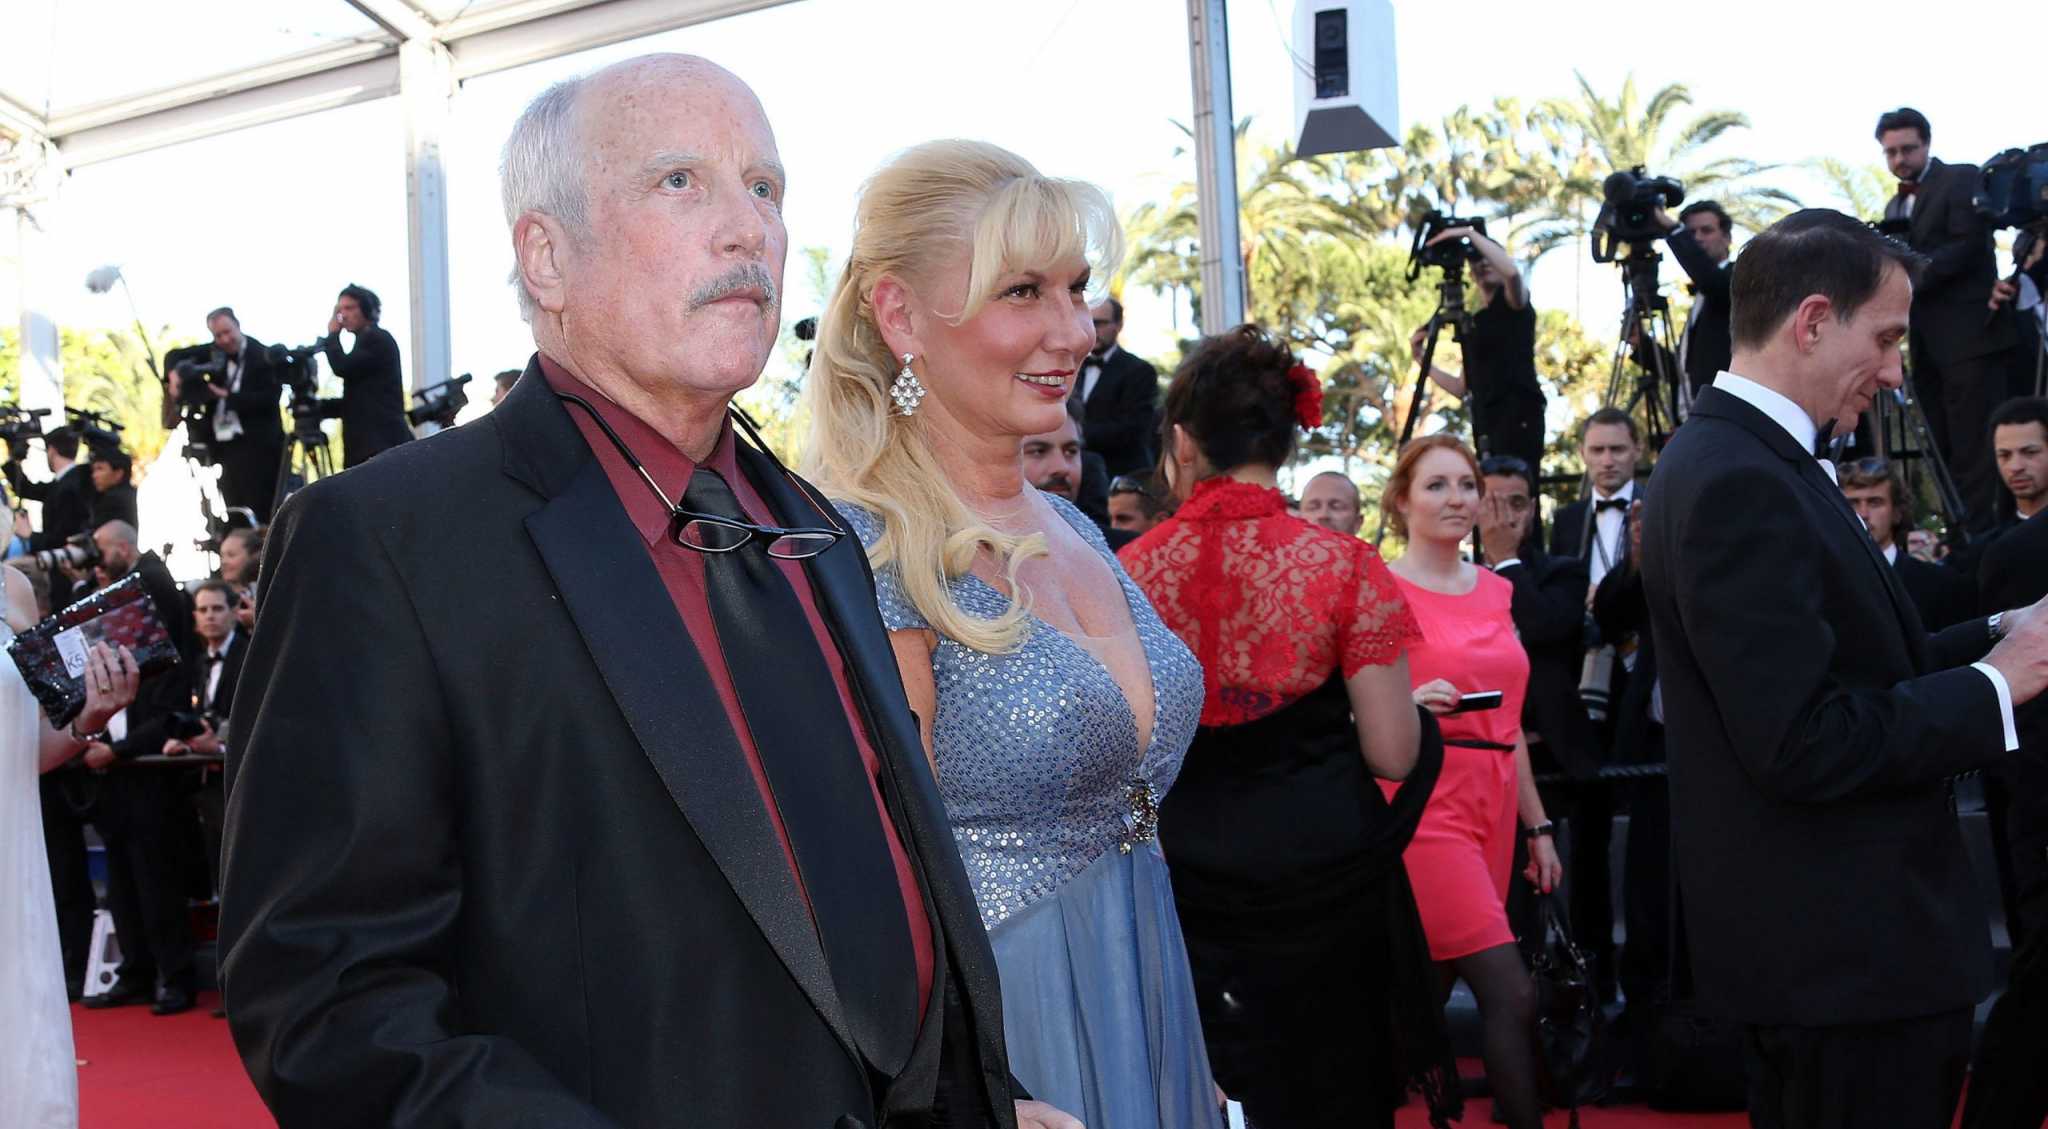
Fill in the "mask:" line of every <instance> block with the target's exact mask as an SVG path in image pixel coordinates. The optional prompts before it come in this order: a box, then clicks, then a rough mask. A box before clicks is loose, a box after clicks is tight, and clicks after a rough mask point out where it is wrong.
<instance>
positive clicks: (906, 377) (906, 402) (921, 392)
mask: <svg viewBox="0 0 2048 1129" xmlns="http://www.w3.org/2000/svg"><path fill="white" fill-rule="evenodd" d="M911 357H912V354H909V353H905V354H903V370H902V371H901V372H898V373H897V374H896V379H895V381H894V382H892V383H891V384H890V385H889V398H890V399H891V400H894V401H896V414H898V415H904V416H914V415H916V414H917V405H918V402H919V401H921V400H923V399H924V397H925V386H924V384H923V382H921V381H919V380H918V379H917V374H916V373H914V372H911V371H910V361H911Z"/></svg>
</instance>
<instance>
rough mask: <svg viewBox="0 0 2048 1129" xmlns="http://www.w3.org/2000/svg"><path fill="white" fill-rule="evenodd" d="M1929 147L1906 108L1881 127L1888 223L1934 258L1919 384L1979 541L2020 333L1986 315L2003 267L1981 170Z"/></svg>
mask: <svg viewBox="0 0 2048 1129" xmlns="http://www.w3.org/2000/svg"><path fill="white" fill-rule="evenodd" d="M1931 137H1932V130H1931V127H1930V126H1929V125H1928V122H1927V118H1926V117H1925V116H1924V115H1923V114H1921V113H1920V111H1918V110H1914V109H1911V108H1900V109H1897V110H1893V111H1891V112H1890V113H1888V114H1885V115H1884V116H1882V117H1880V118H1878V120H1877V142H1878V144H1879V145H1881V146H1883V147H1884V159H1885V164H1886V166H1888V167H1889V168H1890V169H1891V173H1892V175H1893V176H1895V177H1897V178H1898V179H1899V190H1898V194H1897V195H1895V196H1893V197H1892V198H1891V201H1890V202H1889V203H1887V204H1886V205H1885V209H1884V218H1885V220H1886V221H1887V223H1888V224H1891V225H1897V226H1899V227H1903V228H1904V229H1905V231H1906V235H1905V241H1906V242H1907V244H1909V245H1910V246H1911V247H1912V248H1913V250H1915V251H1918V252H1920V253H1921V254H1923V255H1926V256H1927V257H1928V264H1927V269H1926V270H1925V271H1924V272H1922V273H1921V275H1920V279H1919V282H1918V284H1917V285H1915V286H1914V287H1913V312H1912V330H1911V335H1910V337H1909V340H1908V346H1909V351H1910V356H1911V360H1912V365H1913V382H1914V384H1915V386H1916V387H1917V389H1918V391H1919V393H1920V402H1921V406H1922V408H1923V409H1924V410H1925V411H1926V414H1927V425H1928V428H1929V429H1930V430H1931V431H1933V432H1934V443H1935V446H1936V447H1938V448H1939V449H1940V450H1941V453H1942V455H1943V457H1945V458H1946V459H1947V460H1948V463H1949V467H1950V469H1951V470H1952V471H1953V472H1954V474H1955V479H1956V486H1957V488H1958V490H1960V491H1961V493H1962V499H1963V505H1964V507H1965V508H1966V509H1967V510H1968V518H1969V520H1968V524H1969V528H1970V531H1971V532H1972V533H1976V532H1981V531H1984V530H1987V529H1989V528H1990V527H1991V525H1992V523H1993V522H1994V520H1995V514H1994V513H1993V499H1994V498H1995V497H1996V495H1997V491H1998V475H1997V472H1996V470H1995V469H1994V468H1993V467H1992V465H1991V449H1990V446H1989V444H1988V443H1987V439H1988V437H1989V432H1988V429H1987V428H1986V426H1985V424H1986V421H1987V420H1989V419H1990V418H1991V410H1992V409H1993V408H1995V407H1997V406H1998V403H1999V401H2001V400H2003V399H2004V398H2005V393H2006V382H2007V379H2008V372H2009V368H2010V366H2011V364H2012V349H2013V346H2014V345H2015V344H2017V343H2018V341H2019V331H2018V328H2017V326H2016V324H2015V319H2014V318H2013V316H2012V311H2011V310H2010V309H2005V308H1998V307H1994V308H1992V309H1991V311H1990V314H1989V316H1986V313H1985V310H1986V306H1987V305H1988V303H1989V302H1990V299H1991V291H1992V287H1993V285H1994V284H1995V283H1996V281H1997V276H1998V263H1997V257H1996V252H1995V251H1994V249H1993V245H1992V239H1991V232H1992V225H1991V222H1990V220H1989V218H1988V217H1987V216H1985V215H1984V214H1983V213H1982V212H1981V211H1979V210H1978V208H1977V206H1976V193H1977V187H1978V182H1979V180H1980V179H1981V178H1980V176H1979V174H1978V169H1977V166H1975V165H1949V164H1943V163H1942V162H1940V161H1937V160H1934V159H1933V158H1932V157H1931V156H1929V155H1928V149H1927V144H1928V141H1929V139H1930V138H1931Z"/></svg>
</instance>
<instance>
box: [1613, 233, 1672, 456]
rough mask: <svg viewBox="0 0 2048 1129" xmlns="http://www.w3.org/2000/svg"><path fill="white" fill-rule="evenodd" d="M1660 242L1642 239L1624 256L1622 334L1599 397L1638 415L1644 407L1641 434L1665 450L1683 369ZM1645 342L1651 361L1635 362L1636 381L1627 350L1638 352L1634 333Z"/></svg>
mask: <svg viewBox="0 0 2048 1129" xmlns="http://www.w3.org/2000/svg"><path fill="white" fill-rule="evenodd" d="M1658 262H1659V256H1658V254H1657V248H1656V245H1655V244H1653V243H1649V242H1643V243H1638V244H1635V245H1633V246H1631V248H1630V249H1629V254H1628V256H1627V257H1626V258H1624V259H1622V260H1621V266H1622V276H1623V280H1624V281H1623V285H1624V286H1625V287H1626V288H1627V293H1628V298H1627V301H1626V302H1625V303H1624V304H1623V306H1622V310H1621V333H1620V335H1619V336H1618V338H1617V339H1616V341H1615V344H1614V367H1613V368H1612V369H1611V370H1609V372H1608V376H1607V391H1606V392H1605V393H1604V394H1602V395H1601V397H1600V406H1601V407H1603V408H1615V407H1618V408H1620V409H1621V410H1623V411H1625V412H1627V413H1629V414H1630V415H1635V414H1636V412H1637V411H1638V409H1640V411H1641V412H1642V415H1641V420H1642V425H1643V437H1644V439H1646V440H1647V441H1648V442H1649V445H1650V449H1651V450H1652V451H1661V450H1663V449H1664V443H1665V441H1666V440H1668V439H1670V438H1671V429H1672V428H1674V427H1677V426H1678V424H1679V423H1680V422H1681V420H1682V418H1683V416H1682V413H1681V412H1680V411H1679V407H1680V394H1681V392H1680V390H1681V389H1682V388H1683V387H1684V384H1685V373H1684V372H1683V371H1681V370H1680V369H1679V365H1678V335H1677V333H1676V332H1675V331H1674V330H1673V329H1672V326H1671V302H1670V301H1669V300H1668V299H1666V298H1665V297H1664V295H1663V294H1661V293H1659V292H1658V287H1657V264H1658ZM1631 336H1633V337H1635V338H1636V339H1637V340H1638V341H1640V342H1641V349H1642V351H1643V352H1644V353H1646V354H1647V355H1648V359H1649V364H1647V365H1644V364H1641V363H1640V362H1639V363H1638V364H1637V365H1636V370H1637V373H1636V378H1635V380H1634V383H1633V386H1631V384H1630V382H1629V380H1628V376H1627V373H1628V367H1629V360H1630V356H1629V354H1630V353H1631V352H1633V351H1634V347H1632V346H1631V345H1630V342H1629V339H1630V337H1631Z"/></svg>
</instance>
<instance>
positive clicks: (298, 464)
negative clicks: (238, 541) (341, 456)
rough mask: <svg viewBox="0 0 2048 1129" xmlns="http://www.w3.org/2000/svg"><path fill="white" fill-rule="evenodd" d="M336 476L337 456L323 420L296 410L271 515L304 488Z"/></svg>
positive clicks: (286, 438) (285, 441) (286, 440)
mask: <svg viewBox="0 0 2048 1129" xmlns="http://www.w3.org/2000/svg"><path fill="white" fill-rule="evenodd" d="M333 473H334V454H333V452H332V451H331V450H330V449H329V445H328V439H327V432H326V430H325V429H323V428H322V427H321V426H320V417H319V416H317V415H314V414H312V412H310V411H301V410H300V409H299V407H298V406H297V405H296V404H295V405H293V407H292V429H291V432H290V433H289V434H287V435H286V436H285V437H284V456H283V457H282V458H280V459H279V460H278V461H277V485H276V489H275V490H273V491H272V492H271V495H270V496H271V499H272V501H271V512H272V513H273V514H274V513H276V512H277V507H278V506H282V505H284V500H285V499H286V498H289V497H291V496H292V494H293V493H295V492H297V491H298V489H299V488H300V487H302V486H306V485H309V484H311V483H313V482H316V481H318V480H320V479H322V478H326V477H327V476H328V475H330V474H333Z"/></svg>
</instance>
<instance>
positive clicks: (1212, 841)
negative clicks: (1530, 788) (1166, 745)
mask: <svg viewBox="0 0 2048 1129" xmlns="http://www.w3.org/2000/svg"><path fill="white" fill-rule="evenodd" d="M1421 716H1422V733H1423V742H1422V753H1421V756H1420V757H1419V758H1418V760H1417V761H1416V764H1415V768H1414V770H1413V771H1412V772H1411V773H1410V774H1409V776H1408V778H1407V779H1406V780H1405V781H1403V782H1402V785H1401V788H1400V789H1399V791H1397V792H1396V793H1395V795H1394V799H1393V802H1392V803H1391V805H1390V804H1389V803H1388V801H1387V799H1386V797H1385V796H1384V795H1383V794H1382V793H1381V791H1380V789H1379V787H1378V786H1377V785H1376V784H1375V783H1374V782H1373V779H1372V777H1371V776H1370V774H1369V773H1368V772H1367V771H1366V766H1365V761H1364V759H1363V757H1362V756H1361V755H1360V751H1359V745H1358V732H1357V729H1356V727H1355V726H1354V725H1353V724H1352V719H1351V702H1350V697H1349V695H1348V694H1347V693H1346V692H1345V688H1344V681H1343V679H1342V678H1341V677H1340V676H1339V675H1337V674H1335V673H1334V672H1333V673H1332V675H1331V677H1330V679H1329V681H1327V682H1326V683H1324V685H1323V686H1322V687H1321V688H1320V689H1318V690H1316V691H1315V692H1313V693H1311V694H1309V695H1308V696H1307V697H1304V698H1302V699H1300V700H1298V701H1296V702H1293V703H1292V704H1290V705H1287V706H1284V707H1282V708H1281V709H1279V710H1278V711H1276V712H1274V713H1271V714H1268V715H1266V716H1265V717H1262V718H1259V719H1258V720H1256V721H1251V722H1247V723H1244V724H1242V725H1229V726H1204V727H1203V728H1202V729H1201V730H1199V731H1198V733H1197V734H1196V737H1195V741H1194V745H1193V746H1192V747H1191V748H1190V749H1189V750H1188V754H1187V758H1186V760H1185V761H1183V762H1182V765H1181V773H1180V777H1179V778H1178V779H1177V780H1176V781H1175V783H1174V786H1173V790H1172V791H1170V792H1169V793H1167V796H1166V800H1165V803H1164V804H1162V805H1161V808H1160V813H1159V836H1160V845H1161V846H1162V847H1164V848H1165V850H1166V857H1167V859H1168V861H1169V863H1170V864H1171V865H1172V867H1173V888H1174V899H1175V902H1176V903H1177V905H1178V908H1179V910H1180V918H1181V928H1182V931H1183V932H1184V934H1185V935H1186V938H1187V946H1188V958H1189V961H1190V963H1191V965H1192V967H1193V969H1194V977H1195V993H1196V996H1197V999H1198V1001H1199V1004H1200V1007H1201V1010H1202V1032H1203V1035H1204V1037H1205V1038H1206V1039H1207V1040H1208V1045H1209V1060H1210V1066H1211V1068H1212V1070H1213V1071H1214V1073H1215V1075H1216V1080H1217V1082H1218V1083H1219V1084H1220V1085H1221V1086H1222V1087H1223V1089H1224V1092H1226V1093H1228V1094H1229V1095H1231V1097H1233V1098H1235V1099H1237V1100H1238V1101H1240V1102H1242V1103H1243V1104H1244V1106H1245V1110H1246V1113H1247V1114H1248V1116H1249V1117H1250V1118H1251V1120H1252V1121H1253V1122H1255V1123H1256V1124H1258V1125H1259V1126H1260V1127H1261V1129H1297V1127H1309V1126H1333V1127H1334V1126H1346V1127H1349V1126H1360V1125H1364V1126H1391V1125H1392V1124H1393V1123H1394V1122H1393V1111H1394V1109H1395V1108H1397V1107H1398V1106H1399V1105H1400V1104H1401V1103H1402V1101H1403V1100H1404V1097H1403V1095H1404V1090H1405V1088H1406V1084H1407V1081H1408V1079H1409V1078H1411V1077H1415V1078H1418V1079H1419V1078H1423V1077H1430V1078H1434V1079H1435V1081H1434V1082H1433V1083H1432V1084H1431V1086H1430V1087H1429V1088H1435V1089H1438V1090H1439V1091H1440V1092H1439V1093H1437V1094H1435V1095H1433V1097H1435V1098H1436V1100H1435V1101H1434V1102H1433V1103H1432V1104H1433V1105H1437V1106H1439V1107H1441V1106H1442V1105H1443V1103H1444V1102H1445V1101H1446V1100H1448V1101H1455V1100H1456V1085H1455V1079H1456V1073H1455V1068H1454V1067H1452V1066H1451V1065H1450V1063H1449V1057H1448V1047H1447V1044H1446V1043H1445V1041H1444V1037H1443V1028H1442V1017H1443V1012H1442V1009H1441V1006H1440V1004H1439V1001H1438V998H1437V996H1436V985H1435V983H1434V982H1433V980H1432V979H1431V978H1430V977H1429V976H1428V975H1427V972H1428V967H1429V951H1428V946H1427V943H1426V942H1425V940H1424V938H1423V934H1422V923H1421V920H1420V919H1419V918H1418V917H1417V916H1416V912H1415V895H1414V893H1413V891H1411V890H1410V888H1409V885H1408V873H1407V870H1406V869H1405V868H1404V867H1403V866H1402V865H1401V852H1402V849H1403V848H1404V847H1406V846H1407V844H1408V839H1409V837H1410V836H1411V835H1413V834H1414V832H1415V825H1416V822H1417V821H1418V820H1419V819H1420V818H1421V817H1422V809H1423V806H1424V804H1425V803H1427V801H1428V799H1429V794H1430V791H1431V789H1432V788H1433V787H1434V786H1435V784H1436V778H1437V772H1438V770H1439V769H1440V768H1442V766H1443V744H1442V741H1441V738H1440V736H1439V734H1438V732H1437V727H1436V722H1435V719H1434V718H1432V717H1431V716H1430V715H1429V714H1428V713H1427V712H1423V713H1422V714H1421ZM1396 969H1400V970H1401V975H1400V977H1399V978H1398V979H1397V977H1396V976H1395V975H1394V970H1396ZM1400 989H1412V991H1411V992H1409V993H1408V995H1409V996H1411V997H1412V999H1401V998H1399V997H1397V995H1396V991H1397V990H1400ZM1397 1012H1398V1013H1399V1018H1398V1019H1397ZM1397 1031H1399V1032H1403V1033H1404V1034H1403V1036H1402V1038H1401V1040H1400V1042H1399V1043H1398V1044H1397V1042H1396V1034H1395V1033H1396V1032H1397ZM1404 1063H1405V1064H1407V1065H1406V1066H1404V1065H1403V1064H1404ZM1425 1092H1427V1089H1426V1091H1425Z"/></svg>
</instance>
